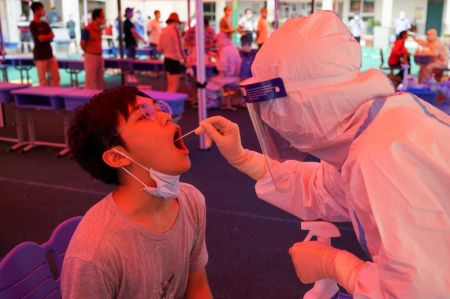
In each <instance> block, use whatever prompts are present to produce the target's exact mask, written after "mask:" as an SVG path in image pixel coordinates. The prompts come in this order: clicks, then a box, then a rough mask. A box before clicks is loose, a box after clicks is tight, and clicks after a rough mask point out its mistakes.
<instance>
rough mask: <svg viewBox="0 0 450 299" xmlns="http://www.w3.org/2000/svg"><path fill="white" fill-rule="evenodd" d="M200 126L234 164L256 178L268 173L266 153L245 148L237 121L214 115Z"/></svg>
mask: <svg viewBox="0 0 450 299" xmlns="http://www.w3.org/2000/svg"><path fill="white" fill-rule="evenodd" d="M200 127H201V128H202V129H203V130H205V132H206V133H207V134H208V135H209V136H210V137H211V138H212V140H213V141H214V142H215V143H216V145H217V147H218V148H219V151H220V153H221V154H222V156H223V157H224V158H225V159H226V160H227V161H228V163H230V164H231V165H232V166H234V167H236V168H237V169H238V170H240V171H242V172H243V173H245V174H247V175H248V176H250V177H251V178H253V179H255V180H258V179H260V178H262V177H263V176H264V175H265V174H266V173H267V171H268V167H267V163H266V160H265V157H264V155H261V154H260V153H257V152H254V151H249V150H244V148H243V147H242V144H241V135H240V133H239V126H238V125H237V124H236V123H234V122H232V121H230V120H228V119H226V118H224V117H222V116H212V117H210V118H208V119H205V120H204V121H202V122H201V123H200ZM196 134H197V132H196Z"/></svg>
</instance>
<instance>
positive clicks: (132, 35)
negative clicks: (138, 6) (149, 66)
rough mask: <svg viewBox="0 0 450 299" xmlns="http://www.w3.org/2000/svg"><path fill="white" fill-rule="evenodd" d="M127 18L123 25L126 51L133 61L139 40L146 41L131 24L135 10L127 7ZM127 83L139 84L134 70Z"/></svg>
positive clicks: (130, 73)
mask: <svg viewBox="0 0 450 299" xmlns="http://www.w3.org/2000/svg"><path fill="white" fill-rule="evenodd" d="M125 17H126V20H125V22H124V23H123V33H124V35H125V49H126V52H127V57H128V58H131V59H135V58H136V47H137V43H138V40H141V41H142V42H144V43H145V40H144V38H143V37H142V36H140V35H139V34H138V33H137V31H136V28H135V26H134V24H133V22H131V19H132V18H133V8H131V7H127V8H126V9H125ZM127 81H128V82H130V83H137V82H138V79H137V78H136V76H135V75H134V71H133V70H130V72H129V74H128V78H127Z"/></svg>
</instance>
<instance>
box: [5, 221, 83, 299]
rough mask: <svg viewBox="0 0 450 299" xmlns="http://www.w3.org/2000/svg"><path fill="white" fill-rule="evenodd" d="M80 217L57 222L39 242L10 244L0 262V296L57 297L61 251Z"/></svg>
mask: <svg viewBox="0 0 450 299" xmlns="http://www.w3.org/2000/svg"><path fill="white" fill-rule="evenodd" d="M81 218H82V217H81V216H78V217H73V218H70V219H68V220H66V221H64V222H63V223H61V224H59V225H58V227H56V229H55V230H54V232H53V233H52V235H51V237H50V239H49V240H48V241H47V242H45V243H44V244H42V245H39V244H37V243H34V242H24V243H21V244H19V245H17V246H16V247H14V248H13V249H12V250H11V251H10V252H9V253H8V254H7V255H6V256H5V258H4V259H3V260H2V261H1V262H0V298H2V299H3V298H4V299H16V298H28V299H41V298H48V299H56V298H61V291H60V274H61V270H62V264H63V260H64V255H65V253H66V249H67V246H68V245H69V241H70V239H71V238H72V235H73V233H74V231H75V229H76V227H77V226H78V223H79V222H80V220H81Z"/></svg>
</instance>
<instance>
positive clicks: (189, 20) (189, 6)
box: [187, 0, 191, 29]
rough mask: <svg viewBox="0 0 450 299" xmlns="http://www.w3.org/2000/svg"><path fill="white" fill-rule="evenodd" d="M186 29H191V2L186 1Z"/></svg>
mask: <svg viewBox="0 0 450 299" xmlns="http://www.w3.org/2000/svg"><path fill="white" fill-rule="evenodd" d="M187 6H188V7H187V9H188V11H187V13H188V28H189V29H191V0H187Z"/></svg>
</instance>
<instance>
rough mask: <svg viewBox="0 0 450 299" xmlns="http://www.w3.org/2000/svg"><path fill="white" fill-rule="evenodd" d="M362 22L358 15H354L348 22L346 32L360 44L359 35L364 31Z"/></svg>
mask: <svg viewBox="0 0 450 299" xmlns="http://www.w3.org/2000/svg"><path fill="white" fill-rule="evenodd" d="M364 28H365V26H364V22H363V20H362V19H361V17H360V16H359V13H355V16H354V17H353V19H351V20H350V22H348V30H350V33H351V34H352V35H353V37H354V38H355V39H356V40H357V41H358V43H359V42H361V34H362V32H363V31H364Z"/></svg>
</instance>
